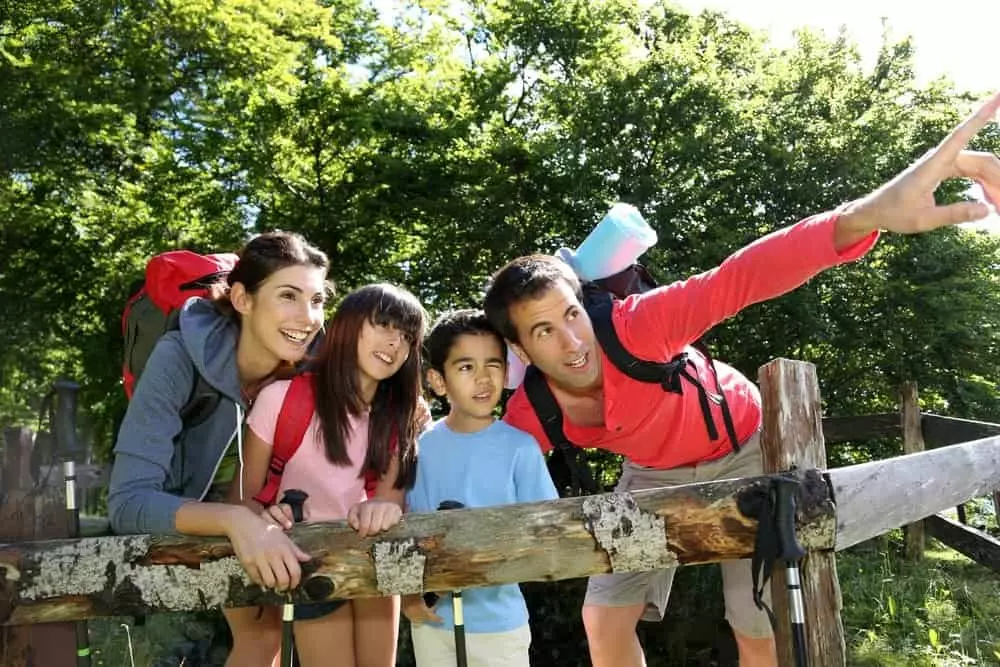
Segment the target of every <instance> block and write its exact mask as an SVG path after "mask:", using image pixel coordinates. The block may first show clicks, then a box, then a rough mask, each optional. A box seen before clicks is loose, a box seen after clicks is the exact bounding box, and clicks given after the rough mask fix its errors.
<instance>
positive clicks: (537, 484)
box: [403, 310, 558, 667]
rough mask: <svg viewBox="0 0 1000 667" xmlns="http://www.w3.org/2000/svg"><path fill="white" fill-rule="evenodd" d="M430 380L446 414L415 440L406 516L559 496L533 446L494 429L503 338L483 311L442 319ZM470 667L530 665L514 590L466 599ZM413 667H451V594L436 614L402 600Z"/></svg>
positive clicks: (468, 594) (429, 343) (477, 592)
mask: <svg viewBox="0 0 1000 667" xmlns="http://www.w3.org/2000/svg"><path fill="white" fill-rule="evenodd" d="M425 347H426V349H427V360H428V363H429V366H430V369H429V370H428V371H427V382H428V384H430V386H431V389H432V390H433V391H434V393H435V394H437V395H438V396H442V397H446V398H447V399H448V403H449V406H450V410H449V412H448V416H446V417H445V418H444V419H441V420H439V421H437V422H436V423H434V424H433V425H432V426H431V427H430V428H428V429H427V431H425V432H424V434H423V435H421V436H420V441H419V451H420V456H419V459H418V463H417V479H416V483H415V484H414V486H413V489H412V490H411V491H410V492H409V493H408V494H407V505H408V511H410V512H433V511H435V510H437V509H438V506H439V505H440V504H441V503H442V502H443V501H446V500H451V501H457V502H460V503H462V504H463V505H465V506H466V507H486V506H489V505H504V504H509V503H524V502H533V501H537V500H551V499H554V498H557V497H558V494H557V493H556V489H555V486H554V485H553V484H552V480H551V478H550V477H549V473H548V470H547V469H546V467H545V461H544V459H543V458H542V454H541V449H540V448H539V446H538V442H537V441H536V440H535V439H534V438H533V437H532V436H530V435H528V434H527V433H525V432H523V431H519V430H517V429H515V428H513V427H512V426H509V425H507V424H505V423H504V422H502V421H498V420H497V419H496V418H495V416H494V409H495V408H496V406H497V403H499V402H500V392H501V391H502V390H503V387H504V379H505V376H506V372H507V365H506V348H505V346H504V342H503V339H502V338H501V337H500V335H499V334H498V333H496V331H495V330H494V329H493V328H492V327H491V326H490V324H489V322H488V321H487V320H486V316H485V315H484V314H483V312H482V311H479V310H460V311H454V312H450V313H446V314H445V315H443V316H442V317H441V318H440V319H438V321H437V322H436V323H435V324H434V327H433V328H432V329H431V332H430V333H429V334H428V336H427V340H426V342H425ZM462 597H463V601H464V605H463V608H464V625H465V642H466V650H467V655H468V665H469V667H528V664H529V663H528V647H529V645H530V644H531V632H530V630H529V628H528V609H527V606H526V605H525V603H524V597H523V596H522V595H521V589H520V588H519V587H518V585H517V584H507V585H503V586H494V587H490V588H473V589H469V590H466V591H464V592H463V594H462ZM403 613H404V614H406V617H407V618H408V619H409V620H410V624H411V626H410V627H411V635H412V637H413V653H414V657H415V658H416V661H417V666H418V667H439V666H440V665H454V664H455V635H454V616H453V607H452V596H451V594H449V593H445V594H443V595H442V596H441V597H440V598H439V599H438V602H437V603H436V604H435V606H434V607H428V606H427V604H426V603H425V602H424V598H423V597H422V596H420V595H411V596H405V597H404V598H403Z"/></svg>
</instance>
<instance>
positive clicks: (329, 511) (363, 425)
mask: <svg viewBox="0 0 1000 667" xmlns="http://www.w3.org/2000/svg"><path fill="white" fill-rule="evenodd" d="M289 384H290V381H287V380H283V381H280V382H274V383H272V384H270V385H268V386H267V387H265V388H264V389H262V390H261V392H260V394H259V395H258V396H257V400H256V401H254V405H253V409H252V410H250V416H249V417H247V424H249V426H250V428H251V429H252V430H253V432H254V433H255V434H256V435H257V437H258V438H260V439H261V440H263V441H264V442H266V443H268V444H273V443H274V430H275V425H276V424H277V421H278V413H279V412H280V411H281V403H282V401H283V400H284V399H285V393H286V392H287V391H288V386H289ZM350 425H351V429H352V431H351V436H350V438H348V441H347V454H348V456H349V457H350V459H351V464H350V465H347V466H340V465H335V464H333V463H331V462H330V460H329V459H328V458H327V457H326V449H325V445H324V443H323V434H322V433H321V431H320V426H319V418H318V417H317V416H316V413H315V412H314V413H313V416H312V420H311V421H310V422H309V428H308V430H306V435H305V438H304V439H303V441H302V444H301V445H299V448H298V449H297V450H296V451H295V454H294V455H293V456H292V458H291V459H290V460H289V461H288V463H286V464H285V471H284V473H283V474H282V475H281V486H280V488H279V489H278V500H279V501H280V500H281V497H282V496H283V495H284V493H285V490H286V489H301V490H302V491H305V492H306V493H308V494H309V498H308V499H307V500H306V502H305V509H304V512H303V515H304V517H305V521H336V520H339V519H344V518H346V517H347V510H348V509H350V508H351V506H353V505H355V504H357V503H359V502H362V501H363V500H365V498H366V496H365V480H364V478H363V477H361V476H360V473H361V466H362V464H364V462H365V454H367V452H368V413H367V412H366V413H365V414H364V415H361V416H357V417H355V416H351V417H350Z"/></svg>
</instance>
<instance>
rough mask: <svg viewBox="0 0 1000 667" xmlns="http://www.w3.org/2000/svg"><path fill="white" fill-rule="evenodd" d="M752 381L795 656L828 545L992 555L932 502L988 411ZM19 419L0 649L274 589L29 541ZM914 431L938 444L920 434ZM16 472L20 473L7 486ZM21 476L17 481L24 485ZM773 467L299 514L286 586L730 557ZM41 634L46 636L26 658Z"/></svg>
mask: <svg viewBox="0 0 1000 667" xmlns="http://www.w3.org/2000/svg"><path fill="white" fill-rule="evenodd" d="M759 382H760V386H761V392H762V396H763V404H764V430H763V434H762V447H763V455H764V464H765V470H766V471H767V472H768V473H779V472H785V471H793V472H792V473H791V474H792V476H793V477H794V478H795V479H797V480H798V481H799V485H798V492H797V493H796V496H795V498H796V513H795V525H796V529H797V535H798V540H799V542H800V543H801V544H802V546H803V547H804V548H805V549H806V551H807V555H806V557H805V558H804V559H803V562H802V564H801V576H802V585H803V590H804V593H805V598H806V601H805V611H806V629H807V645H808V651H809V660H810V664H812V665H814V666H816V667H824V666H827V665H836V666H838V667H839V666H842V665H844V664H845V663H846V649H845V642H844V634H843V626H842V624H841V620H840V609H841V597H840V588H839V583H838V580H837V573H836V559H835V552H836V551H839V550H841V549H845V548H847V547H850V546H852V545H854V544H857V543H859V542H861V541H863V540H867V539H870V538H872V537H875V536H878V535H880V534H882V533H885V532H886V531H889V530H892V529H894V528H897V527H900V526H908V525H913V524H917V525H919V524H920V523H921V521H922V520H923V519H924V518H925V517H930V519H929V520H928V521H927V522H926V525H927V527H928V530H929V532H930V533H931V534H932V535H935V536H937V537H940V538H941V539H943V540H944V541H946V543H948V544H951V545H953V546H955V547H956V548H958V549H959V550H961V551H963V553H967V554H969V555H971V556H973V557H974V558H976V560H979V561H980V562H984V563H985V564H987V565H990V566H991V567H994V566H995V563H996V556H995V555H990V554H995V553H997V552H996V551H995V549H994V547H993V546H990V545H993V544H995V542H996V541H995V540H992V538H989V537H988V536H984V535H980V534H978V531H974V529H971V528H969V527H967V526H964V525H962V524H961V523H960V522H948V521H947V520H945V519H939V518H937V517H936V515H937V514H938V513H939V512H941V511H943V510H946V509H948V508H951V507H956V506H960V505H961V504H963V503H965V502H966V501H968V500H969V499H971V498H973V497H977V496H982V495H985V494H989V493H993V492H994V491H995V490H997V489H1000V446H998V445H1000V437H998V436H997V435H996V434H998V433H1000V426H996V425H993V424H983V423H980V422H972V421H969V420H955V419H951V418H946V417H938V416H935V415H920V414H919V411H918V410H916V408H915V406H916V389H915V387H908V388H904V392H903V401H902V409H901V413H900V414H892V415H874V416H869V417H862V418H858V417H852V418H839V419H826V420H824V419H822V416H821V408H820V398H819V388H818V383H817V381H816V374H815V368H814V367H813V366H812V365H811V364H807V363H803V362H796V361H789V360H784V359H778V360H774V361H772V362H770V363H768V364H767V365H765V366H763V367H762V368H761V369H760V374H759ZM18 434H19V435H18V436H17V438H15V439H14V440H12V441H11V442H12V443H13V446H12V444H8V446H7V447H5V449H4V477H3V479H4V487H3V488H4V498H3V514H2V515H0V516H2V517H3V521H0V528H2V529H3V530H4V531H5V532H3V533H0V538H6V539H13V540H18V541H16V542H10V543H7V544H0V626H2V627H0V630H2V632H3V645H2V646H0V657H2V658H3V659H2V661H0V664H4V665H27V664H31V663H30V662H28V657H26V656H27V654H28V653H29V652H30V651H32V650H34V651H35V655H34V656H33V657H34V660H35V662H34V664H44V665H46V666H49V665H51V666H53V667H59V666H61V665H71V664H73V657H72V656H73V654H74V651H73V650H72V647H73V646H74V644H73V639H72V634H71V633H70V630H71V627H72V625H71V624H68V622H70V621H75V620H79V619H85V618H90V617H95V616H102V615H134V614H149V613H156V612H162V611H184V610H199V609H207V608H216V607H219V606H240V605H251V604H276V603H280V602H282V601H283V600H282V599H280V598H278V597H276V596H275V595H274V594H272V593H268V592H266V591H263V590H261V589H259V588H257V587H256V586H253V585H252V584H251V583H250V582H249V580H248V579H247V577H246V576H245V574H244V573H243V571H242V568H241V567H240V565H239V563H238V561H237V560H236V559H235V557H234V555H233V552H232V547H231V545H230V544H229V543H228V542H227V541H226V540H222V539H214V538H194V537H166V536H148V535H139V536H120V537H112V536H107V537H95V538H84V539H61V540H47V541H37V540H39V539H43V538H49V537H57V536H58V535H57V534H56V532H57V531H58V525H57V524H59V521H58V520H56V521H54V522H53V525H54V528H53V531H56V532H45V531H39V530H38V527H37V526H38V525H39V517H45V516H50V515H51V516H55V517H58V516H65V512H64V510H62V509H61V508H62V500H61V499H60V498H59V497H58V496H59V494H58V493H57V492H53V491H52V489H51V486H44V485H42V486H39V484H38V483H37V482H38V480H39V477H38V475H39V474H40V472H33V471H32V469H31V465H30V457H31V451H30V450H31V438H30V436H29V435H27V434H26V433H25V432H24V431H23V430H21V431H18ZM896 436H902V437H903V439H904V447H905V449H906V451H907V453H905V454H904V455H902V456H898V457H893V458H890V459H885V460H881V461H872V462H869V463H864V464H859V465H852V466H845V467H840V468H835V469H830V470H826V469H825V465H826V460H827V458H826V451H825V443H826V442H830V443H834V442H838V441H843V440H860V439H866V438H869V437H896ZM921 441H923V442H924V443H927V444H930V445H931V446H932V447H935V448H933V449H929V450H927V451H921V449H922V447H921ZM40 470H41V467H39V468H38V471H40ZM14 479H16V480H19V481H18V482H17V484H16V485H15V484H11V485H8V483H9V480H14ZM25 479H30V480H31V484H29V485H28V487H27V488H24V485H23V480H25ZM770 482H771V478H770V477H768V476H765V477H755V478H746V479H736V480H723V481H715V482H708V483H700V484H691V485H685V486H680V487H672V488H667V489H654V490H649V491H640V492H635V493H631V494H628V493H611V494H602V495H598V496H590V497H586V498H564V499H559V500H555V501H550V502H544V503H529V504H522V505H513V506H504V507H497V508H481V509H466V510H454V511H449V512H441V513H435V514H425V515H411V516H407V517H406V518H405V519H404V521H402V522H401V523H400V524H399V525H398V526H396V527H394V528H393V529H392V530H390V531H388V532H386V533H384V534H381V535H379V536H377V537H375V538H366V539H359V538H358V537H357V535H356V534H355V533H354V532H353V531H352V530H350V529H349V528H348V527H347V526H346V525H345V524H344V522H332V523H325V524H313V525H303V526H297V527H296V528H295V529H294V530H293V533H292V534H293V537H294V539H295V540H296V542H297V543H298V544H299V545H300V546H301V547H302V548H303V549H305V550H306V551H307V552H309V553H310V554H311V555H312V556H313V560H312V561H311V562H310V563H308V564H307V567H306V572H305V577H304V583H303V585H302V586H300V588H299V589H298V590H297V591H296V592H295V593H294V596H293V597H294V599H295V600H296V601H298V602H305V601H318V600H326V599H335V598H352V597H362V596H372V595H389V594H399V593H410V592H418V591H424V590H453V589H456V588H472V587H477V586H490V585H495V584H501V583H510V582H520V581H553V580H559V579H569V578H575V577H583V576H587V575H590V574H596V573H601V572H628V571H641V570H647V569H651V568H656V567H663V566H668V565H689V564H698V563H707V562H715V561H719V560H726V559H732V558H745V557H749V556H750V555H751V553H752V551H753V547H754V541H755V538H756V533H757V522H756V520H754V519H752V518H749V517H747V516H746V515H744V514H743V513H742V512H741V511H740V503H741V499H745V498H746V497H747V495H748V494H754V493H757V492H759V491H760V490H761V489H762V488H765V487H766V486H767V485H769V484H770ZM39 489H41V490H39ZM29 515H30V516H29ZM44 523H45V522H44V521H42V524H44ZM27 527H30V528H31V529H30V530H28V529H27ZM956 535H958V536H960V537H956ZM970 535H973V536H974V537H969V536H970ZM919 539H920V538H919V529H917V528H914V529H912V530H911V531H910V537H909V538H908V544H909V545H910V546H908V549H909V551H910V555H911V556H912V557H917V556H918V555H919V552H920V548H921V547H920V546H919V545H920V542H919ZM22 540H31V541H22ZM970 540H974V541H972V542H970ZM785 591H786V589H785V582H784V581H783V578H782V572H781V569H780V568H779V569H778V570H777V574H776V580H775V581H774V582H773V588H772V594H773V599H774V602H775V608H776V612H777V614H778V617H779V619H780V621H779V634H778V646H779V655H780V659H781V663H782V664H783V665H791V664H792V662H791V651H790V647H791V643H790V641H789V631H788V627H789V626H788V622H787V617H788V615H787V611H786V604H785V601H786V592H785ZM50 630H51V631H52V632H53V634H52V635H51V636H50V635H47V634H46V635H45V636H44V637H43V636H42V633H43V632H48V631H50ZM59 632H61V633H62V634H57V633H59ZM59 645H61V646H63V647H65V648H64V650H63V651H62V652H61V653H60V652H58V651H55V649H56V647H57V646H59ZM45 649H51V650H52V651H55V653H52V654H51V655H49V656H46V659H44V660H41V653H40V651H42V650H45ZM57 653H58V655H57Z"/></svg>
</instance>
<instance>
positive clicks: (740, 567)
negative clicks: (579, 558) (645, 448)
mask: <svg viewBox="0 0 1000 667" xmlns="http://www.w3.org/2000/svg"><path fill="white" fill-rule="evenodd" d="M762 473H763V464H762V462H761V455H760V432H759V431H758V432H757V433H755V434H754V435H753V436H751V437H750V438H749V439H748V440H747V441H746V442H745V443H744V444H743V445H742V447H741V448H740V451H739V453H737V454H730V455H728V456H725V457H723V458H721V459H718V460H715V461H710V462H707V463H701V464H698V465H694V466H688V467H684V468H674V469H672V470H657V469H654V468H646V467H643V466H639V465H635V464H634V463H631V462H629V461H625V463H624V465H623V466H622V476H621V479H620V480H619V481H618V486H617V487H616V490H617V491H640V490H642V489H655V488H660V487H664V486H676V485H679V484H693V483H696V482H708V481H712V480H717V479H733V478H736V477H753V476H756V475H760V474H762ZM719 565H720V566H721V567H722V592H723V595H724V596H725V600H726V620H727V621H729V624H730V625H731V626H732V627H733V630H735V631H736V632H739V633H740V634H741V635H743V636H745V637H753V638H761V637H770V636H771V634H772V632H771V624H770V622H769V621H768V618H767V612H765V611H763V610H761V609H757V605H756V604H754V601H753V579H752V578H751V574H750V561H749V560H729V561H723V562H721V563H719ZM675 570H676V568H669V569H664V570H653V571H651V572H634V573H623V574H600V575H594V576H592V577H590V580H589V581H588V584H587V597H586V599H585V600H584V604H585V605H598V606H606V607H626V606H630V605H634V604H639V603H643V602H645V603H646V610H645V611H644V612H643V615H642V620H644V621H661V620H663V615H664V613H665V612H666V610H667V600H668V599H669V597H670V587H671V585H672V584H673V580H674V571H675ZM764 588H765V590H764V600H765V602H767V604H768V606H771V596H770V586H765V587H764Z"/></svg>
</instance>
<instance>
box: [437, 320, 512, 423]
mask: <svg viewBox="0 0 1000 667" xmlns="http://www.w3.org/2000/svg"><path fill="white" fill-rule="evenodd" d="M506 372H507V364H506V361H505V358H504V349H503V345H502V344H501V341H500V338H499V336H497V335H496V334H492V333H465V334H461V335H459V336H458V337H457V338H455V340H454V342H453V343H452V345H451V349H449V351H448V358H447V359H446V360H445V362H444V365H443V367H442V370H441V371H440V372H439V371H437V370H433V369H431V370H430V371H428V372H427V381H428V383H429V384H430V385H431V388H432V389H433V390H434V393H436V394H437V395H438V396H447V398H448V403H449V404H450V405H451V410H450V411H449V413H448V418H447V423H448V426H449V427H450V428H451V429H452V430H453V431H459V432H463V433H472V432H475V431H479V430H481V429H483V428H485V427H487V426H489V425H490V424H492V423H493V409H494V408H496V406H497V403H499V402H500V392H501V391H503V384H504V377H505V375H506Z"/></svg>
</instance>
